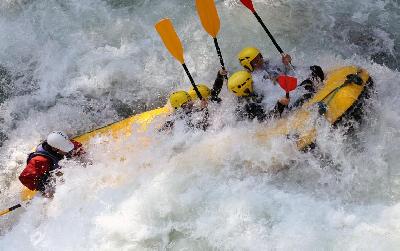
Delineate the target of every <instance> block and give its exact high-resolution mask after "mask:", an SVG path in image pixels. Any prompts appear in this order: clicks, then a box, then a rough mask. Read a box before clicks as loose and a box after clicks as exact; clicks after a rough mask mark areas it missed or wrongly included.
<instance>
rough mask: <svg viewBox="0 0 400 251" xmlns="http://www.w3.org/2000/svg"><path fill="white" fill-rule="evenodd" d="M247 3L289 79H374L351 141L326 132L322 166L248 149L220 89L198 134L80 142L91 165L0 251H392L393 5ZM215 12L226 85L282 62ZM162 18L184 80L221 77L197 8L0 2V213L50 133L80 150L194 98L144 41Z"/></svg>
mask: <svg viewBox="0 0 400 251" xmlns="http://www.w3.org/2000/svg"><path fill="white" fill-rule="evenodd" d="M254 2H255V6H256V9H257V10H258V13H259V14H260V16H261V17H262V18H263V19H264V22H265V23H266V24H267V26H268V27H269V28H270V30H271V32H272V33H273V34H274V35H275V37H276V39H277V41H278V43H279V44H280V45H281V47H282V48H283V49H284V50H286V51H287V52H288V53H290V54H291V55H292V57H293V58H294V60H293V61H294V64H295V65H304V66H307V65H313V64H318V65H321V66H322V68H323V69H326V70H328V69H333V68H337V67H339V66H343V65H353V64H354V65H359V66H362V67H363V68H365V69H366V70H368V71H369V73H370V75H371V76H372V78H373V79H374V82H375V87H376V92H377V94H376V96H374V98H373V100H372V101H371V103H370V104H369V106H368V107H367V110H368V113H367V116H366V118H365V121H364V123H363V124H362V126H361V127H360V128H358V131H357V133H356V134H355V135H353V136H352V137H350V138H349V137H346V136H345V135H344V133H343V129H342V128H338V129H336V130H335V129H332V128H329V126H327V125H324V124H322V125H321V127H320V128H318V135H319V136H318V138H317V144H318V147H319V152H320V154H319V155H315V154H313V153H311V152H307V153H304V152H299V151H297V150H296V148H295V145H294V142H292V141H291V140H289V139H287V138H285V137H278V138H274V139H273V140H271V141H268V142H264V143H260V142H257V141H256V140H254V138H252V137H251V136H252V135H254V134H253V133H254V131H255V130H256V129H259V128H261V127H263V126H265V125H259V124H257V123H235V122H234V119H233V115H232V110H233V105H234V104H233V99H232V96H231V94H229V93H228V92H227V91H226V88H224V89H223V91H222V98H223V100H224V102H223V104H222V105H221V106H220V107H213V108H212V112H213V114H212V122H213V123H212V126H211V128H210V130H208V131H207V132H198V131H197V132H186V131H184V130H183V129H182V128H180V127H179V126H178V127H177V128H176V130H174V133H173V134H172V135H163V134H160V133H157V132H154V130H149V131H148V132H146V133H145V136H146V137H147V138H148V139H150V140H151V141H152V142H153V144H150V146H148V147H143V146H142V145H141V144H142V140H141V138H138V137H136V136H133V137H131V138H128V139H124V140H121V141H114V140H111V139H108V140H107V142H106V143H101V144H100V143H99V142H100V140H98V141H93V142H91V143H90V144H89V145H88V146H87V147H86V150H87V152H88V155H89V157H90V159H92V163H91V164H88V165H87V166H83V165H82V164H81V163H79V162H77V161H65V162H64V163H63V166H64V167H65V169H64V179H65V182H64V183H63V184H59V186H58V187H57V192H56V194H55V197H54V199H53V200H47V199H44V198H41V197H39V196H38V197H36V198H35V199H34V200H33V201H32V202H31V204H29V205H27V206H26V209H17V210H16V211H15V212H12V213H9V214H8V215H6V216H3V217H2V218H0V250H7V251H8V250H398V249H399V247H400V164H399V160H400V159H399V152H400V114H399V106H400V98H399V97H400V80H399V79H400V72H399V71H398V70H397V69H399V68H400V67H399V65H400V64H399V62H400V61H399V59H398V57H399V56H400V34H399V30H400V27H399V23H400V7H399V2H398V1H395V0H385V1H384V0H380V1H376V0H364V1H357V0H347V1H345V0H336V1H331V0H328V1H327V0H323V1H322V0H316V1H310V0H288V1H283V0H277V1H275V0H274V1H273V0H257V1H254ZM217 8H218V11H219V14H220V17H221V32H220V34H219V42H220V46H221V50H222V53H223V56H224V58H225V61H226V64H227V67H228V69H229V70H230V71H231V72H234V71H236V70H239V69H240V65H239V63H238V62H237V59H236V54H237V53H238V52H239V51H240V49H241V48H242V47H244V46H249V45H254V46H257V47H259V48H260V49H261V50H262V51H263V53H264V55H265V56H266V57H269V58H274V59H277V60H279V55H278V53H277V52H276V50H275V48H274V47H273V45H272V43H271V42H270V41H269V39H268V38H267V37H266V35H265V33H264V32H263V30H262V28H261V26H260V25H259V24H258V23H257V21H256V20H255V18H254V17H253V16H252V15H251V13H250V12H249V11H248V10H247V9H246V8H244V7H243V6H241V4H240V3H239V1H235V0H225V1H217ZM163 17H170V18H172V19H173V22H174V24H175V26H176V29H177V32H178V33H179V35H180V37H181V39H182V41H183V44H184V47H185V56H186V61H187V65H188V67H189V69H190V70H191V72H192V73H193V77H194V79H195V80H196V81H198V82H206V83H210V84H211V82H212V81H213V80H214V78H215V75H216V72H217V69H218V67H219V61H218V57H217V56H216V52H215V49H214V47H213V42H212V39H211V38H210V37H209V36H208V35H207V34H206V33H205V31H204V30H203V29H202V27H201V25H200V22H199V20H198V17H197V13H196V10H195V7H194V1H188V0H169V1H162V0H104V1H101V0H2V1H1V2H0V83H1V86H0V139H1V141H0V142H1V144H2V145H1V147H0V191H1V194H0V206H1V208H0V210H1V209H3V208H7V207H9V206H12V205H14V204H15V203H18V202H19V200H18V196H19V191H20V189H21V185H20V183H19V181H18V175H19V173H20V172H21V171H22V169H23V168H24V165H25V161H26V156H27V154H28V153H29V152H30V150H31V149H32V148H33V147H34V146H35V145H36V144H38V142H40V140H41V139H43V138H44V137H45V136H46V135H47V133H48V132H50V131H53V130H64V131H66V132H67V133H69V134H70V135H77V134H80V133H83V132H85V131H89V130H91V129H94V128H97V127H100V126H102V125H105V124H107V123H110V122H112V121H116V120H118V119H121V118H123V117H126V116H128V115H130V114H133V113H138V112H141V111H145V110H149V109H153V108H156V107H158V106H161V105H163V104H164V103H165V101H166V97H167V95H168V93H169V92H170V91H172V90H178V89H188V88H189V87H190V83H189V81H188V79H187V77H186V76H185V74H184V72H183V69H182V67H181V66H180V65H179V63H177V62H176V61H175V60H174V59H173V58H172V57H171V56H170V55H169V53H168V52H167V51H166V49H165V48H164V46H163V45H162V43H161V41H160V38H159V37H158V35H157V34H156V31H155V29H154V27H153V25H154V24H155V23H156V22H157V21H158V20H159V19H161V18H163ZM210 84H209V85H210ZM121 157H123V158H121ZM281 167H286V169H285V170H283V171H281V172H276V169H277V168H281Z"/></svg>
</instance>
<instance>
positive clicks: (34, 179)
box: [19, 131, 85, 198]
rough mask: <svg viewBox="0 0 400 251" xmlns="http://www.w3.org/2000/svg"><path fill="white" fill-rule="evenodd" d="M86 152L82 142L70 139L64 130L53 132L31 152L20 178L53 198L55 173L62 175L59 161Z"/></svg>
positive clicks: (44, 194)
mask: <svg viewBox="0 0 400 251" xmlns="http://www.w3.org/2000/svg"><path fill="white" fill-rule="evenodd" d="M84 153H85V152H84V150H83V149H82V144H81V143H79V142H77V141H74V140H70V139H69V138H68V136H67V135H66V134H65V133H64V132H60V131H57V132H52V133H50V134H49V135H48V136H47V139H46V140H45V141H44V142H42V143H41V144H39V146H37V148H36V150H35V151H34V152H32V153H30V154H29V156H28V159H27V164H26V167H25V169H24V170H23V171H22V173H21V174H20V176H19V180H20V181H21V183H22V184H23V185H24V186H25V187H27V188H28V189H29V190H32V191H39V192H41V193H42V195H43V196H45V197H48V198H51V197H53V194H54V192H55V188H54V185H55V184H54V175H56V176H61V175H62V173H61V172H60V168H61V167H60V166H59V164H58V163H59V162H60V161H61V160H62V159H64V158H71V157H77V156H81V155H83V154H84Z"/></svg>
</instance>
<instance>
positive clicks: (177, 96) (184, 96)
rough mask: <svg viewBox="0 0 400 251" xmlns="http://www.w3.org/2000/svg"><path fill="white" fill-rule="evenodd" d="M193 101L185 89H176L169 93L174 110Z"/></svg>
mask: <svg viewBox="0 0 400 251" xmlns="http://www.w3.org/2000/svg"><path fill="white" fill-rule="evenodd" d="M191 101H192V98H191V97H190V95H189V94H188V93H187V92H185V91H176V92H173V93H171V95H169V103H170V104H171V106H172V108H174V110H177V109H179V108H182V107H183V106H184V105H186V104H188V103H189V102H191Z"/></svg>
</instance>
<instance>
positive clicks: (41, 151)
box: [27, 142, 63, 172]
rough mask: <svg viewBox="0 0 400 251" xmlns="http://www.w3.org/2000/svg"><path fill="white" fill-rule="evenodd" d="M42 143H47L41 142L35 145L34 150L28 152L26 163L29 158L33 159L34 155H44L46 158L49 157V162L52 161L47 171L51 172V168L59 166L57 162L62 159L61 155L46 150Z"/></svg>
mask: <svg viewBox="0 0 400 251" xmlns="http://www.w3.org/2000/svg"><path fill="white" fill-rule="evenodd" d="M44 144H47V143H46V142H43V143H41V144H40V145H38V146H37V147H36V150H35V151H34V152H32V153H30V154H29V155H28V159H27V163H28V162H29V161H30V160H31V159H33V158H34V157H36V156H43V157H46V158H47V159H49V160H50V161H51V163H52V165H51V168H50V170H49V172H51V171H53V170H55V169H58V168H60V166H59V165H58V162H59V161H60V160H62V159H63V157H62V156H60V155H58V154H57V153H54V152H52V151H48V150H46V149H45V148H44V147H43V145H44Z"/></svg>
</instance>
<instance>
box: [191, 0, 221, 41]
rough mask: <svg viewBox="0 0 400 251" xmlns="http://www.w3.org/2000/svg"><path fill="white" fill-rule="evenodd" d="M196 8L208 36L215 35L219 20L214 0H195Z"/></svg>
mask: <svg viewBox="0 0 400 251" xmlns="http://www.w3.org/2000/svg"><path fill="white" fill-rule="evenodd" d="M196 8H197V13H198V14H199V17H200V21H201V24H202V25H203V27H204V29H205V30H206V31H207V33H208V34H210V36H212V37H214V38H215V37H217V35H218V32H219V28H220V21H219V16H218V12H217V8H216V7H215V3H214V0H196Z"/></svg>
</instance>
